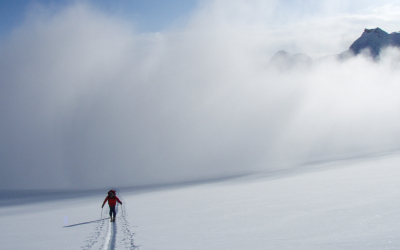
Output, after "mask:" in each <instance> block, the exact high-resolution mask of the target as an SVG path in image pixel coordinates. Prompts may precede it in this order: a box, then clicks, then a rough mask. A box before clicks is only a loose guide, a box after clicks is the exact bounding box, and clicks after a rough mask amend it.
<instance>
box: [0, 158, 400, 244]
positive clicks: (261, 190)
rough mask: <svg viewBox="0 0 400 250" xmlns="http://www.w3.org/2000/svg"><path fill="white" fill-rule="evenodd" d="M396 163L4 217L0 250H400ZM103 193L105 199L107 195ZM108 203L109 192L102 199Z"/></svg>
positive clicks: (63, 204) (70, 203) (0, 214)
mask: <svg viewBox="0 0 400 250" xmlns="http://www.w3.org/2000/svg"><path fill="white" fill-rule="evenodd" d="M399 168H400V155H390V156H381V157H374V158H368V159H360V160H348V161H340V162H332V163H325V164H319V165H308V166H303V167H298V168H295V169H292V170H285V171H277V172H270V173H263V174H259V175H254V176H247V177H242V178H238V179H234V180H230V181H224V182H218V183H204V184H198V185H192V186H181V187H173V188H164V189H154V190H147V191H146V192H144V191H141V192H138V191H127V190H126V191H124V190H121V191H120V192H119V197H120V198H122V199H123V201H124V206H122V207H119V211H118V215H117V221H116V223H115V224H114V226H115V227H114V228H113V227H112V224H111V223H110V222H109V221H108V216H107V215H106V213H107V211H106V210H104V211H103V215H102V216H103V218H106V219H104V220H100V212H101V208H100V207H101V203H102V200H103V198H104V197H103V196H105V194H104V195H103V194H102V195H99V196H92V197H86V198H85V197H82V198H77V199H67V200H62V201H60V200H59V201H47V202H41V203H37V204H30V205H16V206H3V207H2V208H1V209H0V225H1V226H0V235H2V237H1V238H0V245H1V246H2V249H135V248H137V247H138V248H139V249H141V250H147V249H148V250H156V249H167V250H168V249H174V250H179V249H182V250H183V249H185V250H187V249H216V250H223V249H230V250H231V249H399V248H400V236H399V235H398V231H399V230H400V213H399V209H400V199H399V195H400V184H399V181H398V180H399V177H400V169H399ZM105 191H106V190H105ZM104 193H105V192H104Z"/></svg>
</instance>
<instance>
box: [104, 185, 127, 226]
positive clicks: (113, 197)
mask: <svg viewBox="0 0 400 250" xmlns="http://www.w3.org/2000/svg"><path fill="white" fill-rule="evenodd" d="M107 200H108V205H109V206H110V221H111V222H114V221H115V215H116V212H115V205H117V201H118V202H119V204H121V205H122V202H121V201H120V200H119V199H118V197H117V196H116V195H115V190H110V191H108V196H107V197H106V199H105V200H104V202H103V205H102V206H101V208H103V207H104V204H106V201H107ZM113 215H114V216H113Z"/></svg>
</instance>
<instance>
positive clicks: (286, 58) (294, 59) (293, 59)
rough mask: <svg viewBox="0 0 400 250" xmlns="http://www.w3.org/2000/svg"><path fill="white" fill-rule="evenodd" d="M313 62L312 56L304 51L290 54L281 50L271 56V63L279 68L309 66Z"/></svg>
mask: <svg viewBox="0 0 400 250" xmlns="http://www.w3.org/2000/svg"><path fill="white" fill-rule="evenodd" d="M312 62H313V60H312V58H311V57H309V56H308V55H306V54H304V53H298V54H290V53H288V52H286V51H284V50H280V51H278V52H277V53H276V54H275V55H274V56H273V57H272V58H271V60H270V62H269V65H271V66H274V67H277V68H279V69H291V68H293V67H308V66H310V65H311V64H312Z"/></svg>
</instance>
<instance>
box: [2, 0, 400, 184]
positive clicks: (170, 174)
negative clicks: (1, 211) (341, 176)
mask: <svg viewBox="0 0 400 250" xmlns="http://www.w3.org/2000/svg"><path fill="white" fill-rule="evenodd" d="M323 3H324V4H322V5H321V6H319V7H318V8H317V9H315V10H307V11H303V12H302V11H300V12H294V11H292V10H291V9H290V8H289V7H288V6H284V5H282V4H281V3H280V2H276V1H267V2H266V1H259V2H257V1H254V2H248V1H239V0H238V1H235V2H234V4H233V3H232V1H229V3H228V2H226V1H212V2H211V1H205V2H201V3H200V4H199V7H198V10H197V11H195V12H194V14H193V16H192V18H191V19H190V21H189V22H188V23H187V24H186V25H185V26H184V27H181V28H176V29H172V28H171V29H169V30H166V31H164V32H161V33H137V32H135V30H134V28H133V26H131V24H130V23H129V22H127V21H124V20H121V19H118V18H117V17H115V16H110V15H107V13H103V12H101V11H99V10H96V8H94V7H92V6H90V5H88V4H84V3H83V4H82V3H76V4H73V5H71V6H68V7H65V8H63V9H62V10H57V11H56V12H52V11H51V10H49V9H46V8H39V9H35V10H32V12H31V14H30V15H28V17H27V20H26V22H25V23H24V24H23V25H22V26H20V27H18V28H16V29H15V30H14V31H13V33H12V34H11V35H10V37H8V38H7V39H5V40H3V41H2V42H1V44H0V107H1V112H0V124H1V130H0V141H1V143H0V147H1V148H0V164H1V168H0V176H1V177H0V183H1V184H0V188H1V189H24V188H99V187H109V186H119V187H120V186H138V185H149V184H155V183H169V182H176V181H189V180H197V179H205V178H213V177H221V176H228V175H235V174H241V173H248V172H253V171H263V170H269V169H277V168H281V167H288V166H293V165H298V164H302V163H304V162H309V161H314V160H325V159H337V158H342V157H351V156H354V155H356V156H357V155H363V154H370V153H376V152H382V151H387V150H394V149H398V148H399V146H400V143H399V139H400V129H399V128H400V117H399V114H400V112H399V108H400V99H399V98H398V96H399V91H400V87H399V84H398V83H399V82H400V81H399V80H400V75H399V74H398V73H399V68H398V64H397V60H398V58H399V51H398V50H396V49H393V48H391V49H389V50H388V51H386V54H385V55H383V57H382V60H381V62H380V63H374V62H372V61H371V60H369V59H368V58H365V57H363V56H362V55H361V56H359V57H356V58H354V59H351V60H348V61H346V62H344V63H338V62H335V61H331V62H325V63H322V64H320V65H317V66H315V67H313V68H312V69H310V70H306V71H304V70H296V69H294V70H292V71H289V72H284V73H282V72H275V71H273V70H268V69H267V67H266V64H267V61H268V60H269V58H270V57H271V56H272V54H273V53H274V52H276V51H278V50H279V49H286V50H289V51H290V52H293V53H294V52H305V53H308V54H310V55H313V56H316V55H322V54H324V53H325V54H330V53H340V52H342V51H343V50H346V49H347V48H348V46H349V45H350V44H351V42H352V41H354V40H355V39H356V38H358V36H359V35H360V34H361V33H362V31H363V29H364V28H365V27H364V26H365V25H372V23H374V24H376V23H378V24H377V25H374V26H381V28H383V29H385V28H386V27H385V26H382V25H381V24H386V26H387V27H392V26H394V23H396V22H397V21H398V20H396V19H395V18H397V16H398V15H397V16H396V15H381V14H376V13H380V12H382V11H385V10H386V11H389V12H390V13H393V12H395V11H396V8H395V6H394V7H393V6H392V8H386V7H385V6H389V5H383V7H382V6H380V7H379V8H374V9H373V10H370V11H369V12H368V13H367V14H365V13H364V14H363V13H361V14H360V13H357V14H354V15H350V14H348V15H344V14H340V13H342V12H343V9H345V10H347V9H349V8H353V7H351V6H350V7H349V6H347V5H346V4H345V3H347V2H343V6H345V7H343V6H342V5H340V6H339V7H337V8H336V9H337V11H333V12H332V11H331V12H332V13H331V14H329V13H330V12H329V11H328V10H331V9H332V8H330V7H329V8H328V7H326V6H330V4H331V3H333V2H329V1H326V2H323ZM296 4H300V5H301V3H300V2H299V3H297V2H296ZM304 4H310V2H304ZM388 4H390V3H388ZM302 6H303V5H302ZM346 6H347V7H346ZM385 8H386V9H385ZM324 9H326V10H327V13H328V14H329V15H327V17H324V18H322V17H320V16H319V15H318V14H315V13H319V12H318V11H319V10H324ZM397 10H399V8H397ZM366 11H368V10H366ZM379 11H380V12H379ZM309 12H312V13H309ZM371 13H372V14H371ZM374 13H375V19H373V18H372V19H371V18H366V20H364V19H363V18H365V17H366V16H368V15H373V14H374ZM385 13H386V12H385ZM291 14H295V15H291ZM285 16H294V17H293V18H292V19H290V20H285V18H284V17H285ZM306 17H307V18H306ZM383 17H385V18H383ZM391 18H392V19H391ZM299 20H301V21H299ZM315 20H319V22H315ZM374 20H375V21H374ZM376 20H378V21H376ZM379 23H380V24H379ZM391 25H392V26H391ZM361 26H362V28H359V27H361ZM310 27H311V31H312V32H311V31H310ZM368 28H371V27H368ZM355 30H356V31H355ZM387 31H389V32H392V31H394V30H389V29H388V30H387ZM349 34H350V35H349ZM333 38H334V39H333ZM347 42H348V43H347ZM346 43H347V44H346Z"/></svg>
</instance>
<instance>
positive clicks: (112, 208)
mask: <svg viewBox="0 0 400 250" xmlns="http://www.w3.org/2000/svg"><path fill="white" fill-rule="evenodd" d="M116 214H117V213H116V212H115V206H110V217H111V216H112V217H113V218H115V215H116Z"/></svg>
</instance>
